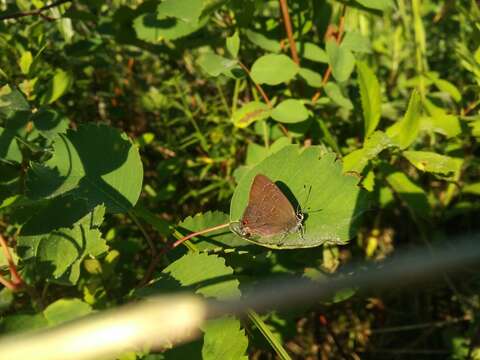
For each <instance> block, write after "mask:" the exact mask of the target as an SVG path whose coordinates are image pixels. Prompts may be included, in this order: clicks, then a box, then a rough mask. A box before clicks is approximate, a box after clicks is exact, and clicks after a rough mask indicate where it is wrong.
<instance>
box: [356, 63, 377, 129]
mask: <svg viewBox="0 0 480 360" xmlns="http://www.w3.org/2000/svg"><path fill="white" fill-rule="evenodd" d="M357 72H358V84H359V87H360V96H361V99H362V109H363V119H364V121H365V137H367V136H369V135H370V134H371V133H372V132H373V131H375V129H376V128H377V125H378V122H379V121H380V116H381V115H382V109H381V106H382V94H381V90H380V84H379V83H378V80H377V78H376V77H375V74H374V73H373V71H372V70H371V69H370V68H369V67H368V65H367V64H365V63H362V62H357Z"/></svg>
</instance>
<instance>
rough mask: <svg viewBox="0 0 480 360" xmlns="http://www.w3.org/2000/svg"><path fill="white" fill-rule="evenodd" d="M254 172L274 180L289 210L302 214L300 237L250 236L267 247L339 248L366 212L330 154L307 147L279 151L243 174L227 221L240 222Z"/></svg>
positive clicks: (360, 193) (354, 183) (358, 194)
mask: <svg viewBox="0 0 480 360" xmlns="http://www.w3.org/2000/svg"><path fill="white" fill-rule="evenodd" d="M257 174H264V175H266V176H268V177H269V178H270V179H271V180H272V181H274V182H276V183H277V184H278V185H279V186H280V187H281V189H282V190H283V191H284V193H285V194H286V196H287V197H289V199H290V201H291V202H292V204H293V206H294V207H295V206H296V203H298V204H299V205H300V207H301V209H302V211H303V212H304V213H305V219H304V222H303V226H304V230H305V232H304V235H303V238H302V236H301V235H300V234H299V233H291V234H281V235H276V236H271V237H265V238H258V239H257V238H252V239H250V240H251V241H252V242H253V243H255V244H258V245H261V246H266V247H270V248H280V249H286V248H306V247H314V246H318V245H322V244H324V243H335V244H344V243H347V242H348V240H350V238H351V237H352V236H353V235H354V234H355V231H356V220H358V217H359V216H360V214H361V213H362V212H363V211H365V210H366V201H365V200H366V198H365V193H364V192H363V191H362V190H361V189H360V188H359V187H358V186H357V182H358V179H357V178H356V177H353V176H348V175H343V174H342V165H341V163H340V161H338V160H336V155H335V154H333V153H323V151H322V148H321V147H318V146H312V147H308V148H305V149H300V148H299V147H298V146H296V145H290V146H286V147H284V148H283V149H282V150H280V151H278V152H277V153H275V154H273V155H271V156H269V157H268V158H266V159H265V160H264V161H262V162H261V163H260V164H258V165H257V166H255V167H254V168H252V170H250V171H249V172H248V173H247V174H245V175H244V176H243V177H242V178H241V180H240V182H239V184H238V186H237V188H236V189H235V193H234V194H233V197H232V201H231V204H230V220H231V221H232V222H235V221H239V220H240V219H241V217H242V215H243V212H244V210H245V208H246V206H247V203H248V198H249V192H250V187H251V185H252V181H253V178H254V177H255V175H257Z"/></svg>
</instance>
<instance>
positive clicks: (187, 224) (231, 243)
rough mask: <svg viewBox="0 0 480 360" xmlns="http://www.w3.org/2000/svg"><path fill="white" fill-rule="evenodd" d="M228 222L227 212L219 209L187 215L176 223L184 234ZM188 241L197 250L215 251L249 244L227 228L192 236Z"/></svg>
mask: <svg viewBox="0 0 480 360" xmlns="http://www.w3.org/2000/svg"><path fill="white" fill-rule="evenodd" d="M228 222H229V219H228V215H227V214H225V213H222V212H220V211H214V212H211V211H208V212H206V213H203V214H196V215H195V216H193V217H192V216H189V217H187V218H186V219H184V220H183V221H182V222H180V223H179V224H178V227H177V229H178V230H179V231H180V232H181V233H182V234H183V235H185V236H186V235H188V234H189V233H192V232H195V231H200V230H203V229H207V228H209V227H213V226H217V225H220V224H226V223H228ZM189 241H190V242H191V243H193V244H194V245H195V249H196V250H197V251H215V250H220V249H231V248H238V247H243V246H248V245H251V244H250V243H248V242H246V241H244V240H243V239H241V238H239V237H238V236H235V235H234V234H233V233H232V232H231V231H230V230H229V229H228V228H225V229H220V230H217V231H212V232H209V233H208V234H205V235H201V236H198V237H194V238H192V239H190V240H189Z"/></svg>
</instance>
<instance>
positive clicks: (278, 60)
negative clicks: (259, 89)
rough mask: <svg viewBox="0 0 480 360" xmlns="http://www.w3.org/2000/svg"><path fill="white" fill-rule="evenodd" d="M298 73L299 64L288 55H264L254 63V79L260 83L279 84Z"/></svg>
mask: <svg viewBox="0 0 480 360" xmlns="http://www.w3.org/2000/svg"><path fill="white" fill-rule="evenodd" d="M297 73H298V66H297V65H296V64H295V63H294V62H293V61H292V60H291V59H290V58H289V57H288V56H286V55H275V54H269V55H264V56H262V57H260V58H258V59H257V60H256V61H255V63H254V64H253V65H252V79H253V80H254V81H256V82H257V83H259V84H267V85H278V84H281V83H284V82H288V81H290V80H292V79H293V77H294V76H295V75H296V74H297Z"/></svg>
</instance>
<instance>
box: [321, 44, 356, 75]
mask: <svg viewBox="0 0 480 360" xmlns="http://www.w3.org/2000/svg"><path fill="white" fill-rule="evenodd" d="M326 50H327V54H328V63H329V64H330V66H331V67H332V74H333V77H334V78H335V79H336V80H337V81H338V82H344V81H346V80H348V78H349V77H350V75H351V73H352V71H353V69H354V67H355V57H354V56H353V54H352V52H351V51H350V50H349V49H348V48H347V47H345V46H343V45H340V46H338V44H337V43H336V42H335V41H327V44H326Z"/></svg>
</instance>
